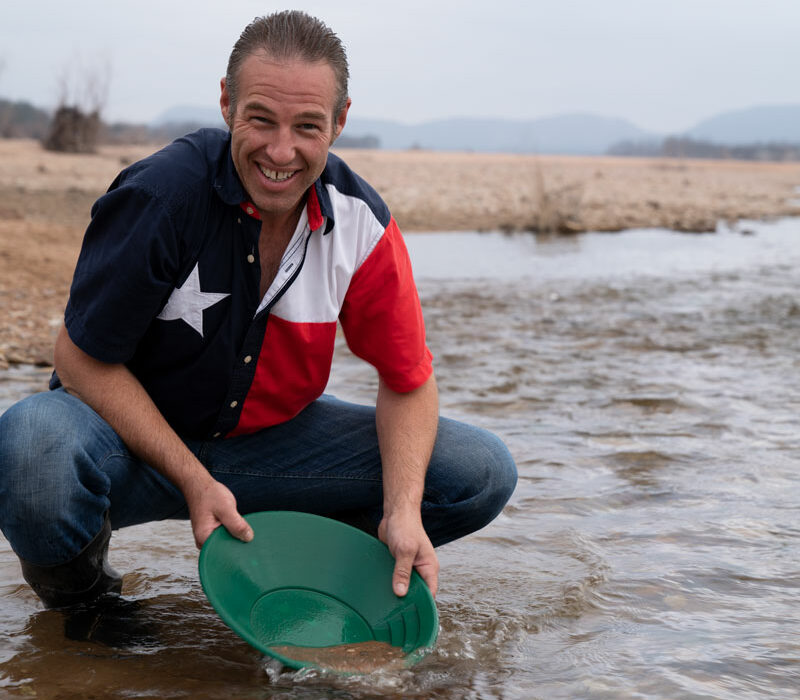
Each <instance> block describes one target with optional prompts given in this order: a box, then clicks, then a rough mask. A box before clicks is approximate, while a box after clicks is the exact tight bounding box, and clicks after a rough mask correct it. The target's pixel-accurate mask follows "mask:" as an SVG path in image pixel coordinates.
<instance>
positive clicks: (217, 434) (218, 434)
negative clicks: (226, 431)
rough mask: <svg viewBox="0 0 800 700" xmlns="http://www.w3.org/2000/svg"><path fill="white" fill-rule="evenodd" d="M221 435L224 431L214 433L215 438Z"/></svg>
mask: <svg viewBox="0 0 800 700" xmlns="http://www.w3.org/2000/svg"><path fill="white" fill-rule="evenodd" d="M220 435H222V433H214V437H215V438H218V437H219V436H220Z"/></svg>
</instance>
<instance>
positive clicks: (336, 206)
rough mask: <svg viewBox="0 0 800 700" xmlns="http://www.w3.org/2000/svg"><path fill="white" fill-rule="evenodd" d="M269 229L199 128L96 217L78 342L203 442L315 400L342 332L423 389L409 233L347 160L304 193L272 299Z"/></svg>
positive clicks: (390, 379)
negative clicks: (266, 258)
mask: <svg viewBox="0 0 800 700" xmlns="http://www.w3.org/2000/svg"><path fill="white" fill-rule="evenodd" d="M260 227H261V225H260V221H259V220H258V214H257V212H256V210H255V209H254V207H252V206H251V205H250V204H249V203H248V198H247V194H246V192H245V191H244V189H243V187H242V185H241V182H240V181H239V178H238V176H237V174H236V170H235V168H234V166H233V161H232V158H231V153H230V134H229V133H227V132H224V131H221V130H218V129H201V130H200V131H197V132H194V133H193V134H189V135H187V136H185V137H183V138H180V139H178V140H177V141H175V142H174V143H172V144H170V145H169V146H167V147H166V148H164V149H162V150H161V151H159V152H157V153H155V154H153V155H152V156H150V157H148V158H146V159H144V160H142V161H139V162H138V163H135V164H133V165H132V166H130V167H128V168H126V169H125V170H123V171H122V172H121V173H120V174H119V176H118V177H117V178H116V180H115V181H114V182H113V183H112V185H111V187H110V188H109V190H108V192H107V193H106V194H105V195H103V196H102V197H101V198H100V199H99V200H98V201H97V202H96V203H95V205H94V207H93V208H92V219H91V223H90V224H89V227H88V228H87V231H86V235H85V237H84V242H83V246H82V248H81V253H80V257H79V259H78V263H77V266H76V269H75V275H74V278H73V282H72V286H71V289H70V298H69V301H68V303H67V308H66V312H65V323H66V327H67V331H68V333H69V335H70V338H71V339H72V341H73V342H74V343H75V344H76V345H77V346H78V347H79V348H81V349H82V350H83V351H84V352H86V353H87V354H89V355H91V356H92V357H94V358H96V359H98V360H100V361H103V362H109V363H124V364H126V365H127V366H128V368H129V369H130V370H131V371H132V372H133V373H134V374H135V375H136V377H137V378H138V379H139V381H140V382H141V383H142V385H143V386H144V388H145V389H146V390H147V392H148V393H149V395H150V396H151V397H152V399H153V401H154V402H155V404H156V406H157V407H158V408H159V410H160V411H161V412H162V414H163V415H164V417H165V418H166V419H167V421H168V422H169V423H170V425H171V426H172V427H173V428H174V429H175V430H176V431H177V432H178V434H180V435H182V436H185V437H189V438H196V439H213V438H222V437H227V436H233V435H241V434H246V433H251V432H254V431H256V430H259V429H261V428H264V427H267V426H270V425H275V424H277V423H280V422H283V421H286V420H288V419H290V418H292V417H293V416H295V415H297V413H299V412H300V411H301V410H302V409H303V408H305V407H306V406H307V405H308V404H309V403H311V402H312V401H314V400H315V399H316V398H318V397H319V396H320V395H321V394H322V392H323V391H324V389H325V386H326V385H327V382H328V377H329V374H330V368H331V360H332V357H333V348H334V341H335V336H336V329H337V323H338V324H341V327H342V330H343V332H344V335H345V338H346V340H347V343H348V345H349V347H350V349H351V350H352V351H353V353H354V354H356V355H357V356H359V357H361V358H363V359H364V360H366V361H367V362H369V363H370V364H372V365H373V366H374V367H375V368H376V369H377V371H378V372H379V373H380V375H381V377H382V378H383V380H384V381H385V382H386V383H387V384H388V386H389V387H390V388H392V389H394V390H395V391H399V392H408V391H411V390H412V389H415V388H416V387H418V386H420V385H421V384H423V383H424V382H425V381H426V380H427V379H428V377H429V376H430V375H431V372H432V357H431V353H430V351H429V349H428V347H427V345H426V343H425V327H424V322H423V318H422V310H421V307H420V302H419V297H418V294H417V290H416V286H415V284H414V280H413V276H412V271H411V264H410V261H409V257H408V253H407V251H406V248H405V244H404V243H403V239H402V236H401V234H400V231H399V229H398V227H397V224H396V222H395V221H394V219H393V218H392V216H391V214H390V212H389V210H388V209H387V207H386V205H385V204H384V202H383V201H382V200H381V199H380V197H379V196H378V195H377V193H376V192H375V191H374V190H373V189H372V188H371V187H370V186H369V185H368V184H367V183H366V182H365V181H364V180H363V179H361V178H360V177H359V176H358V175H356V174H355V173H354V172H353V171H352V170H350V168H349V167H348V166H347V165H346V164H345V163H344V162H343V161H342V160H341V159H339V158H338V157H337V156H335V155H333V154H330V155H329V157H328V163H327V166H326V168H325V170H324V172H323V173H322V175H321V177H320V179H319V180H318V181H317V182H316V183H315V185H314V186H313V187H312V188H311V189H310V190H309V192H308V195H307V202H306V206H305V208H304V211H303V213H302V215H301V217H300V221H299V222H298V225H297V228H296V230H295V233H294V236H293V238H292V240H291V241H290V243H289V245H288V246H287V249H286V252H285V254H284V256H283V259H282V263H281V266H280V269H279V271H278V274H277V276H276V278H275V280H274V281H273V283H272V285H271V286H270V288H269V290H267V293H266V295H265V296H264V297H263V298H261V297H260V296H259V282H260V277H261V270H260V266H259V260H258V236H259V231H260ZM59 384H60V383H59V381H58V377H57V376H55V375H54V378H53V380H52V382H51V387H53V388H55V387H57V386H59Z"/></svg>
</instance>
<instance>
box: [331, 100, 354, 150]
mask: <svg viewBox="0 0 800 700" xmlns="http://www.w3.org/2000/svg"><path fill="white" fill-rule="evenodd" d="M352 102H353V101H352V100H351V99H350V98H349V97H348V98H347V104H345V106H344V107H343V108H342V111H341V112H339V114H338V115H337V117H336V121H335V123H334V125H333V140H334V141H335V140H336V139H338V138H339V135H340V134H341V133H342V131H343V130H344V125H345V124H346V123H347V111H348V110H349V109H350V105H351V104H352Z"/></svg>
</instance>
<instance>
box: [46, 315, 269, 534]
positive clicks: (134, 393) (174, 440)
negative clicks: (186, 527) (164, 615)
mask: <svg viewBox="0 0 800 700" xmlns="http://www.w3.org/2000/svg"><path fill="white" fill-rule="evenodd" d="M55 365H56V371H57V372H58V376H59V378H60V379H61V383H62V384H63V385H64V388H65V389H66V390H67V391H68V392H69V393H71V394H74V395H75V396H77V397H78V398H80V399H81V400H82V401H83V402H84V403H86V404H88V405H89V406H91V407H92V408H93V409H94V410H95V411H97V413H98V414H99V415H100V416H102V417H103V419H104V420H105V421H106V422H107V423H108V424H109V425H110V426H111V427H112V428H113V429H114V431H115V432H116V433H117V434H118V435H119V436H120V437H121V438H122V440H123V441H124V442H125V444H126V445H127V446H128V449H129V450H130V451H131V453H132V454H134V455H136V456H137V457H139V458H140V459H142V460H143V461H144V462H146V463H147V464H148V465H150V466H151V467H153V468H154V469H155V470H157V471H159V472H160V473H161V474H163V475H164V476H165V477H167V479H169V480H170V481H171V482H172V483H173V484H175V486H177V487H178V488H179V489H180V491H181V493H182V494H183V497H184V498H185V499H186V505H187V507H188V509H189V516H190V518H191V521H192V532H193V533H194V539H195V544H196V545H197V546H198V547H202V545H203V543H204V542H205V541H206V539H207V538H208V536H209V535H210V534H211V533H212V532H213V531H214V530H215V529H216V528H217V527H219V526H220V525H224V526H225V527H226V528H227V530H228V531H229V532H230V533H231V534H232V535H233V536H234V537H238V538H239V539H241V540H244V541H249V540H251V539H252V537H253V532H252V529H251V528H250V526H249V525H248V524H247V522H246V521H245V520H244V518H242V516H241V515H240V514H239V512H238V511H237V509H236V499H235V498H234V496H233V494H232V493H231V492H230V490H228V489H227V488H226V487H225V486H224V485H223V484H221V483H219V482H218V481H216V479H214V477H212V476H211V474H210V473H209V472H208V470H207V469H206V468H205V467H204V466H203V465H202V464H201V463H200V461H199V460H198V459H197V458H196V457H195V456H194V454H192V452H191V450H189V449H188V448H187V447H186V445H185V444H184V442H183V440H181V438H180V437H179V436H178V434H177V433H176V432H175V431H174V430H173V429H172V428H171V427H170V425H169V423H167V421H166V419H165V418H164V417H163V415H162V414H161V412H160V411H159V410H158V408H157V407H156V405H155V404H154V403H153V401H152V399H151V398H150V396H149V395H148V393H147V391H145V389H144V387H143V386H142V385H141V383H140V382H139V380H138V379H137V378H136V377H135V376H134V375H133V374H132V373H131V372H130V371H129V370H128V368H127V367H125V366H124V365H121V364H106V363H103V362H99V361H98V360H95V359H94V358H92V357H90V356H89V355H87V354H86V353H85V352H83V351H82V350H81V349H80V348H78V347H77V346H76V345H75V344H74V343H73V342H72V340H71V339H70V337H69V335H68V334H67V331H66V330H65V329H64V328H63V327H62V329H61V331H60V333H59V336H58V339H57V340H56V349H55Z"/></svg>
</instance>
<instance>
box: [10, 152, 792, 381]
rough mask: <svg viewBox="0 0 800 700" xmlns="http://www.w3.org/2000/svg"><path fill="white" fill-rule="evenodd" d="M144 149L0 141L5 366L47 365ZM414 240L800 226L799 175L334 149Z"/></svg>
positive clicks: (775, 167) (751, 168)
mask: <svg viewBox="0 0 800 700" xmlns="http://www.w3.org/2000/svg"><path fill="white" fill-rule="evenodd" d="M153 150H154V149H153V147H149V146H113V147H104V148H103V149H101V150H100V152H99V153H97V154H94V155H69V154H54V153H50V152H46V151H44V150H42V149H41V148H40V147H39V145H38V143H37V142H35V141H29V140H0V367H4V366H7V365H8V364H13V363H29V364H30V363H32V364H38V365H47V364H49V363H50V362H51V361H52V344H53V339H54V337H55V333H56V331H57V329H58V326H59V324H60V323H61V317H62V313H63V308H64V304H65V303H66V298H67V293H68V289H69V282H70V279H71V276H72V270H73V267H74V265H75V260H76V258H77V255H78V251H79V249H80V242H81V238H82V236H83V231H84V228H85V226H86V223H87V222H88V218H89V210H90V207H91V204H92V202H93V201H94V200H95V199H96V198H97V197H98V196H99V195H100V194H101V193H102V192H103V191H104V190H105V189H106V187H107V186H108V184H109V183H110V182H111V181H112V180H113V178H114V177H115V175H116V174H117V172H118V171H119V170H120V169H121V168H122V167H124V166H125V165H127V164H129V163H132V162H134V161H135V160H137V159H139V158H142V157H144V156H145V155H147V154H148V153H150V152H152V151H153ZM339 154H340V155H342V156H343V157H344V158H345V159H346V160H347V161H348V162H349V163H350V164H351V165H352V167H353V168H354V169H355V170H356V171H357V172H359V173H360V174H362V175H363V176H364V177H365V178H366V179H367V180H368V181H369V182H370V183H371V184H372V185H373V186H374V187H375V188H376V189H377V190H378V192H379V193H380V194H381V195H382V196H383V198H384V199H385V200H386V202H387V204H388V205H389V207H390V208H391V210H392V212H393V213H394V216H395V218H396V219H397V221H398V223H399V224H400V227H401V228H402V229H403V230H404V231H405V232H407V233H411V232H413V231H455V230H478V231H489V230H549V231H553V230H556V231H562V232H578V231H586V230H595V231H616V230H621V229H626V228H641V227H658V228H671V229H676V230H683V231H709V230H714V227H715V226H716V222H717V221H718V220H729V221H733V220H737V219H742V218H752V219H762V218H770V217H776V216H784V215H792V214H800V206H797V203H796V202H795V204H794V205H793V204H792V203H791V201H792V199H795V200H796V199H797V198H798V194H797V190H796V188H797V186H798V185H800V163H750V162H730V161H689V160H686V161H684V160H653V159H639V158H610V157H568V156H520V155H506V154H477V153H475V154H470V153H435V152H428V151H406V152H389V151H379V150H373V151H369V150H364V151H362V150H341V151H339Z"/></svg>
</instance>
